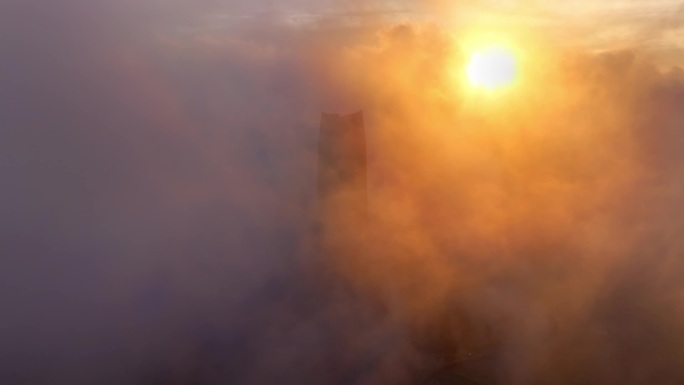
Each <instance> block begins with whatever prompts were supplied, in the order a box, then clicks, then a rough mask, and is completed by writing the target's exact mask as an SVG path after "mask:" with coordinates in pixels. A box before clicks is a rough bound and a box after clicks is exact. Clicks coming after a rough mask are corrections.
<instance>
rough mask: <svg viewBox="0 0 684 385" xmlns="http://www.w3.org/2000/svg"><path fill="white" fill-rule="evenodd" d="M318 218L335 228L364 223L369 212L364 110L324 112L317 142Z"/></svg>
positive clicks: (350, 227) (327, 226)
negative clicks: (349, 112) (335, 112)
mask: <svg viewBox="0 0 684 385" xmlns="http://www.w3.org/2000/svg"><path fill="white" fill-rule="evenodd" d="M318 154H319V158H318V201H319V220H320V224H321V226H322V228H323V231H326V229H328V230H329V229H335V231H336V232H347V231H352V229H354V228H358V227H359V226H363V225H364V223H365V220H366V217H367V212H368V194H367V188H368V182H367V164H366V160H367V159H366V132H365V127H364V121H363V112H362V111H359V112H355V113H353V114H349V115H344V116H340V115H338V114H327V113H323V114H322V115H321V130H320V137H319V144H318Z"/></svg>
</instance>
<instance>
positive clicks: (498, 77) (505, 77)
mask: <svg viewBox="0 0 684 385" xmlns="http://www.w3.org/2000/svg"><path fill="white" fill-rule="evenodd" d="M517 72H518V70H517V63H516V60H515V56H514V55H513V53H512V52H511V51H510V50H507V49H505V48H503V47H487V48H482V49H478V50H476V51H474V52H473V53H472V55H471V57H470V60H469V62H468V65H467V66H466V75H467V76H468V81H469V82H470V84H471V85H472V86H473V87H475V88H483V89H486V90H493V89H497V88H502V87H506V86H508V85H510V84H512V83H513V82H514V81H515V78H516V75H517Z"/></svg>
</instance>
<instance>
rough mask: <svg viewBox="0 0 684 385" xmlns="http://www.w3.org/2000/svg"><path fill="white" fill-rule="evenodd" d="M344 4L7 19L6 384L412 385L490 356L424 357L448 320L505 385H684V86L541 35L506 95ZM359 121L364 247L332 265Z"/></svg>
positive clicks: (98, 9)
mask: <svg viewBox="0 0 684 385" xmlns="http://www.w3.org/2000/svg"><path fill="white" fill-rule="evenodd" d="M345 5H346V6H348V7H350V9H352V10H353V12H352V11H350V12H346V13H344V17H333V16H329V17H328V16H325V13H321V14H318V16H316V17H314V16H312V15H310V14H304V13H301V12H300V13H296V14H294V13H292V12H288V11H287V9H286V8H285V7H275V6H274V5H272V4H271V5H263V6H262V5H247V3H245V4H244V5H241V4H237V3H236V4H229V5H226V4H222V3H221V2H213V1H200V2H194V3H193V4H190V3H189V2H187V3H186V2H182V1H171V2H161V1H153V0H149V1H142V2H132V1H123V2H92V1H81V0H65V1H61V2H49V3H48V2H38V1H10V2H5V3H3V4H2V5H0V52H2V54H1V55H0V84H2V87H0V177H1V180H2V188H1V189H0V255H1V257H0V288H1V290H0V308H2V314H3V315H2V317H0V341H2V343H0V383H7V384H94V383H98V384H110V383H111V384H121V383H127V384H271V383H286V384H290V383H292V384H294V383H297V384H321V383H326V384H393V383H396V384H409V383H412V382H413V381H414V380H415V378H416V376H419V375H422V373H423V372H421V371H422V370H424V369H425V368H429V367H430V364H429V360H430V357H431V356H430V354H431V353H430V352H429V351H428V350H429V349H425V348H424V346H422V345H421V341H426V340H430V339H431V338H433V339H434V338H436V339H438V340H443V341H445V342H444V345H446V346H447V348H446V349H452V350H453V351H451V352H449V353H447V355H452V356H454V357H460V356H461V355H464V354H467V353H468V351H470V350H471V349H475V346H477V345H478V344H480V343H481V342H480V341H479V340H478V339H477V338H473V337H471V336H461V337H459V336H456V337H454V336H443V335H439V336H436V337H435V336H424V335H420V336H416V335H414V332H415V331H416V330H423V331H424V330H431V328H432V327H431V326H430V325H432V324H435V323H439V322H444V321H443V319H444V318H443V316H444V315H443V313H445V312H448V311H449V309H453V308H458V309H461V310H462V309H467V312H468V313H469V314H470V315H471V316H472V318H473V319H475V320H476V321H475V322H476V323H479V322H481V323H482V324H486V325H491V328H492V329H493V333H495V334H496V335H497V341H498V343H497V344H498V345H497V349H498V350H500V351H501V352H503V353H502V355H503V357H504V358H503V359H502V360H501V362H500V363H499V364H497V366H496V368H495V369H493V370H495V371H496V372H497V376H499V377H501V378H503V379H504V380H505V381H506V382H507V383H513V384H531V383H540V384H549V383H554V384H555V383H559V384H578V383H601V384H613V383H614V384H618V383H620V384H623V383H624V384H651V383H656V384H679V383H682V382H683V381H684V371H683V370H682V369H681V365H680V363H681V361H682V358H683V357H684V329H683V328H682V326H681V325H684V322H683V321H684V308H683V307H682V301H681V299H682V298H683V297H682V296H683V295H684V284H683V283H682V274H683V273H682V272H683V271H684V270H682V269H684V266H682V261H681V258H682V257H681V255H682V252H683V251H684V245H683V244H682V241H681V239H682V235H683V234H682V229H684V222H682V218H681V217H680V215H679V211H680V210H681V205H682V199H683V198H684V191H683V190H682V189H683V188H684V183H683V182H684V181H683V180H682V175H684V174H683V173H682V171H683V166H684V159H683V158H682V154H681V151H680V149H681V148H682V146H683V145H684V134H683V133H684V131H682V130H683V129H684V109H682V106H684V77H683V76H682V72H681V70H680V69H677V68H674V69H663V68H662V67H661V66H659V65H658V64H659V63H657V62H655V61H654V60H653V59H650V58H649V57H648V56H647V55H644V54H642V52H641V51H640V50H624V51H619V52H608V53H602V54H591V53H589V52H583V51H582V50H580V49H577V48H572V49H571V48H567V47H565V46H563V45H562V44H555V43H556V42H554V41H544V40H542V39H539V38H535V39H531V38H530V37H529V36H528V37H525V38H523V37H521V38H520V40H519V41H517V44H518V46H519V47H520V48H521V49H522V50H523V51H525V52H527V53H528V55H527V56H524V57H523V62H521V68H522V70H521V74H520V76H521V85H520V86H519V87H518V88H516V89H514V90H511V91H510V92H508V93H506V92H504V93H502V94H500V95H497V96H496V97H491V96H487V95H482V94H478V93H476V92H472V91H469V89H468V87H467V86H466V85H465V84H464V81H463V80H462V77H461V76H460V75H459V74H460V73H461V70H462V68H463V65H464V60H465V58H464V53H463V47H464V46H465V44H466V43H467V41H466V40H467V37H466V36H465V35H459V34H453V33H451V32H450V31H447V30H446V29H445V28H444V27H439V26H437V25H432V24H429V23H422V22H412V23H411V22H403V23H397V22H395V21H392V20H389V19H391V18H387V17H383V16H382V15H379V14H376V13H374V12H373V11H370V10H368V9H369V8H368V9H367V8H364V7H362V6H360V5H358V4H356V3H354V2H349V3H348V4H345ZM296 6H297V7H305V6H306V4H304V3H302V4H296ZM293 8H296V7H295V5H293ZM259 9H266V10H267V11H266V12H262V13H255V12H254V11H255V10H259ZM297 9H299V8H297ZM320 9H323V10H325V9H326V8H325V7H322V6H321V8H320ZM321 12H323V11H321ZM293 15H294V16H293ZM321 15H322V16H321ZM357 109H364V111H365V113H366V118H367V121H366V127H367V128H368V130H367V136H368V153H369V204H370V206H369V210H370V214H369V219H368V221H369V222H368V224H369V225H370V226H367V227H366V225H367V224H363V225H362V224H359V227H361V226H364V229H366V230H365V231H363V232H358V234H357V233H355V232H353V231H352V232H351V234H346V235H345V237H346V238H345V242H347V243H348V244H349V247H350V248H351V249H353V250H362V252H358V253H348V255H347V257H346V258H341V259H335V258H331V259H330V260H325V259H324V257H323V256H321V255H318V253H317V252H316V248H315V247H314V244H315V242H313V241H312V234H313V232H312V227H313V226H312V223H313V222H314V217H315V207H316V195H315V194H316V192H315V191H316V190H315V186H316V172H317V170H316V162H317V160H316V156H317V154H316V151H317V128H318V127H317V126H318V119H319V113H320V112H321V111H328V112H339V113H346V112H351V111H354V110H357ZM437 320H440V321H437ZM454 322H455V323H458V322H459V321H454ZM438 329H439V328H438V327H435V328H434V330H438ZM419 334H420V333H419ZM428 334H429V333H428ZM450 338H455V341H456V342H454V341H452V340H451V339H450ZM468 338H470V340H469V339H468ZM426 344H427V345H428V346H431V347H434V346H436V345H435V342H434V341H432V342H427V343H426ZM437 345H439V344H437Z"/></svg>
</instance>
